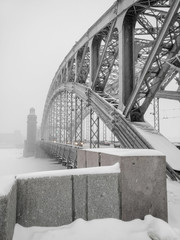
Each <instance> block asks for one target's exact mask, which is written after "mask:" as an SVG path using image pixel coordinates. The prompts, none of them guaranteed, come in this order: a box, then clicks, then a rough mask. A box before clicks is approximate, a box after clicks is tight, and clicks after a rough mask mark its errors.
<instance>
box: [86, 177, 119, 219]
mask: <svg viewBox="0 0 180 240" xmlns="http://www.w3.org/2000/svg"><path fill="white" fill-rule="evenodd" d="M87 202H88V205H87V211H88V219H87V220H92V219H99V218H117V219H119V217H120V188H119V174H118V173H114V174H102V175H89V176H87Z"/></svg>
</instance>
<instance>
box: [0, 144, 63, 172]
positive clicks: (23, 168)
mask: <svg viewBox="0 0 180 240" xmlns="http://www.w3.org/2000/svg"><path fill="white" fill-rule="evenodd" d="M60 168H61V169H62V168H64V167H62V165H60V164H57V162H56V161H54V160H52V159H49V158H45V159H43V158H34V157H28V158H24V157H23V150H22V149H11V148H10V149H0V176H4V175H12V174H13V175H17V174H21V173H29V172H37V171H48V170H59V169H60Z"/></svg>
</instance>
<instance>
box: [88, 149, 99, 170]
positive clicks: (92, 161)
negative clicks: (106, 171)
mask: <svg viewBox="0 0 180 240" xmlns="http://www.w3.org/2000/svg"><path fill="white" fill-rule="evenodd" d="M86 161H87V167H99V152H93V151H86Z"/></svg>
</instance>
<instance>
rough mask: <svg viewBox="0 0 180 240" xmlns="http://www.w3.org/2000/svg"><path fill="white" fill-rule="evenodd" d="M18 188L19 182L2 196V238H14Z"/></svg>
mask: <svg viewBox="0 0 180 240" xmlns="http://www.w3.org/2000/svg"><path fill="white" fill-rule="evenodd" d="M16 190H17V184H16V182H14V185H13V186H12V188H11V189H10V191H9V193H8V194H7V195H5V196H0V239H1V240H12V237H13V233H14V226H15V223H16Z"/></svg>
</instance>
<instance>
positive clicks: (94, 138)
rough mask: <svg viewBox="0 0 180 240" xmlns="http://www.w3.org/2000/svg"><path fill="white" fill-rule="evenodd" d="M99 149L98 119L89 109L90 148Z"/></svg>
mask: <svg viewBox="0 0 180 240" xmlns="http://www.w3.org/2000/svg"><path fill="white" fill-rule="evenodd" d="M98 147H99V117H98V116H97V114H96V113H95V112H94V111H93V110H92V109H90V148H98Z"/></svg>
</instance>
